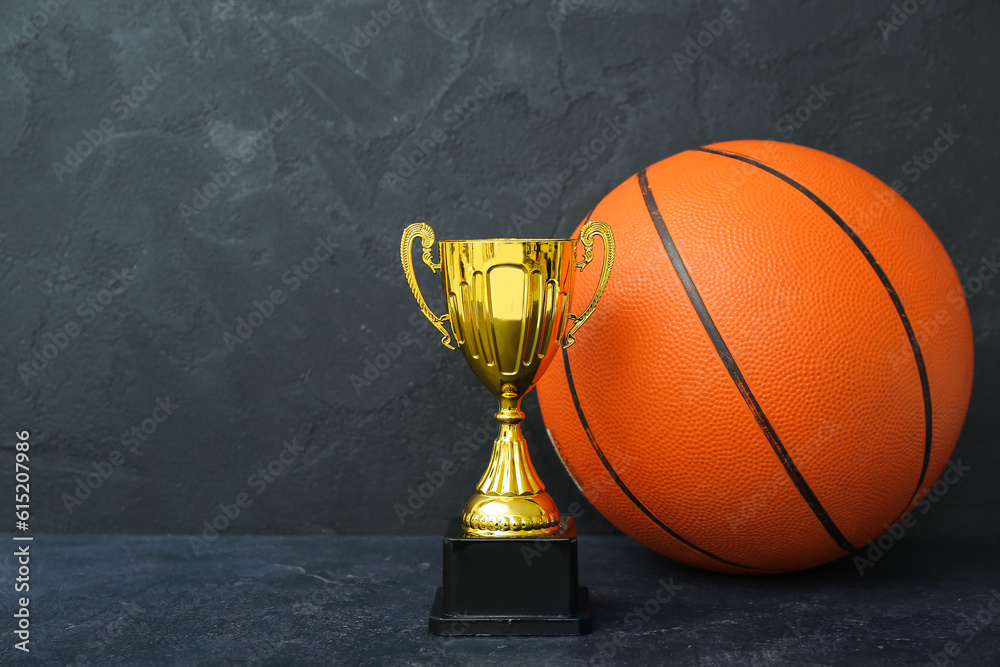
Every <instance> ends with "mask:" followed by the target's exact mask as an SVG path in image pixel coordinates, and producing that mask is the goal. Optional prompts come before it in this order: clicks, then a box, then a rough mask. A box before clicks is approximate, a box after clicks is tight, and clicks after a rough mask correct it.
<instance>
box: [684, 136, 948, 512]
mask: <svg viewBox="0 0 1000 667" xmlns="http://www.w3.org/2000/svg"><path fill="white" fill-rule="evenodd" d="M697 150H699V151H702V152H704V153H714V154H715V155H721V156H723V157H728V158H731V159H733V160H739V161H740V162H745V163H747V164H750V165H753V166H755V167H757V168H758V169H762V170H764V171H766V172H767V173H769V174H771V175H772V176H777V177H778V178H780V179H781V180H783V181H784V182H785V183H788V184H789V185H791V186H792V187H793V188H795V189H796V190H798V191H799V192H801V193H802V194H804V195H805V196H806V197H808V198H809V199H811V200H812V202H813V203H814V204H816V205H817V206H819V207H820V209H822V211H823V212H824V213H826V214H827V215H828V216H830V218H831V219H832V220H833V221H834V222H835V223H837V226H838V227H840V229H841V230H842V231H843V232H844V233H845V234H847V237H848V238H850V239H851V241H853V242H854V245H855V246H857V248H858V250H860V251H861V254H862V255H864V257H865V259H866V260H868V263H869V264H870V265H871V267H872V269H873V270H874V271H875V274H876V275H877V276H878V279H879V280H880V281H881V282H882V287H884V288H885V291H886V292H887V293H888V294H889V298H890V299H891V300H892V305H893V306H895V308H896V312H897V313H898V314H899V320H900V322H902V323H903V329H905V330H906V337H907V338H909V339H910V349H911V350H912V351H913V359H914V361H915V362H916V364H917V373H918V374H919V375H920V388H921V391H922V392H923V397H924V460H923V462H922V464H921V467H920V478H919V479H918V480H917V488H916V489H915V490H914V491H913V495H912V496H911V497H910V502H912V501H913V498H915V497H916V495H917V493H919V492H920V487H921V486H922V485H923V483H924V479H925V478H926V477H927V467H928V465H929V464H930V460H931V448H932V447H933V445H934V430H933V426H934V421H933V413H932V409H931V386H930V381H929V380H928V379H927V367H926V366H925V364H924V355H923V352H922V351H921V350H920V342H919V341H918V340H917V335H916V333H914V331H913V326H912V325H911V324H910V318H909V316H908V315H907V314H906V309H905V308H903V302H902V301H901V300H900V298H899V294H898V293H897V292H896V288H895V287H893V286H892V282H891V281H890V280H889V276H887V275H886V273H885V271H884V270H883V269H882V266H881V265H880V264H879V263H878V260H876V259H875V255H873V254H872V252H871V250H869V249H868V246H866V245H865V243H864V241H862V240H861V238H860V237H859V236H858V235H857V233H855V231H854V230H853V229H851V227H850V225H848V224H847V222H846V221H845V220H844V219H843V218H842V217H840V215H839V214H838V213H837V212H836V211H834V210H833V208H832V207H831V206H830V205H829V204H827V203H826V202H825V201H823V200H822V199H820V198H819V197H818V196H817V195H816V194H814V193H813V192H812V191H810V190H809V189H808V188H806V187H805V186H804V185H802V184H801V183H799V182H798V181H796V180H795V179H793V178H791V177H789V176H786V175H785V174H783V173H781V172H780V171H778V170H776V169H773V168H771V167H769V166H767V165H766V164H764V163H763V162H758V161H757V160H754V159H753V158H749V157H746V156H745V155H738V154H736V153H727V152H725V151H720V150H716V149H714V148H704V147H702V148H699V149H697ZM906 505H907V507H909V505H910V503H909V502H908V503H907V504H906ZM905 512H906V507H904V508H903V512H901V513H900V516H902V514H903V513H905Z"/></svg>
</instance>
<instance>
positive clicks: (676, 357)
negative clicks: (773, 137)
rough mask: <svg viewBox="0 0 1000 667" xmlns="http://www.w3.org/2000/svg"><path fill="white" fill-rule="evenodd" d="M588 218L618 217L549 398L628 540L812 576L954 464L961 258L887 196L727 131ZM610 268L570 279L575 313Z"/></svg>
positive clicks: (840, 165) (856, 176) (735, 566)
mask: <svg viewBox="0 0 1000 667" xmlns="http://www.w3.org/2000/svg"><path fill="white" fill-rule="evenodd" d="M588 219H596V220H603V221H605V222H607V223H608V224H610V225H611V227H612V230H613V231H614V235H615V242H616V257H615V263H614V269H613V271H612V273H611V279H610V281H609V283H608V287H607V290H606V291H605V293H604V296H603V298H602V300H601V302H600V304H599V305H598V307H597V310H596V311H595V312H594V314H593V316H592V317H591V318H590V320H588V322H587V324H586V325H584V326H583V327H582V328H581V329H580V332H579V334H578V335H577V342H576V344H575V345H573V346H572V347H571V348H569V349H568V350H564V351H563V352H562V354H561V355H560V357H558V358H557V359H555V360H554V361H553V363H552V365H551V367H550V368H549V370H548V372H547V373H545V375H543V376H542V379H541V380H540V381H539V383H538V397H539V402H540V404H541V409H542V415H543V417H544V420H545V424H546V427H547V429H548V431H549V434H550V437H551V438H552V441H553V443H554V444H555V446H556V448H557V450H558V452H559V454H560V456H561V457H562V460H563V462H564V463H565V465H566V468H567V469H568V470H569V472H570V474H571V475H572V477H573V479H574V480H575V481H576V483H577V484H578V485H579V487H580V488H581V490H582V492H583V493H584V495H585V496H586V497H587V498H588V499H589V500H590V502H591V503H593V505H594V506H595V507H596V508H597V509H598V510H599V511H600V512H601V513H602V514H603V515H604V516H605V517H607V518H608V519H609V520H610V521H611V522H612V523H614V524H615V525H616V526H617V527H618V528H620V529H621V530H622V531H624V532H625V533H627V534H628V535H630V536H632V537H633V538H635V539H636V540H638V541H640V542H642V543H643V544H645V545H646V546H648V547H650V548H652V549H655V550H656V551H659V552H660V553H662V554H664V555H666V556H669V557H671V558H674V559H676V560H679V561H682V562H684V563H688V564H690V565H694V566H697V567H702V568H707V569H711V570H717V571H723V572H731V573H757V574H761V573H770V572H786V571H793V570H800V569H804V568H808V567H812V566H815V565H820V564H822V563H826V562H828V561H831V560H834V559H836V558H839V557H841V556H843V555H845V554H847V553H850V552H851V551H852V550H856V549H858V548H863V547H865V545H866V543H867V542H868V541H869V540H871V539H874V538H876V537H878V536H879V535H880V534H881V533H882V532H884V531H885V529H886V527H887V526H888V525H891V524H892V523H893V522H894V521H895V520H897V519H898V518H899V517H900V516H901V515H902V514H903V513H904V512H906V511H907V510H908V509H911V508H912V507H913V506H914V505H915V504H916V502H917V501H919V499H920V498H921V496H922V494H924V493H925V492H926V491H927V490H928V489H929V488H930V486H931V485H932V484H933V482H934V481H935V480H936V479H937V477H938V475H940V474H941V472H942V470H943V469H944V467H945V465H946V464H947V462H948V458H949V456H950V455H951V453H952V450H953V449H954V446H955V442H956V440H957V439H958V435H959V432H960V430H961V427H962V423H963V421H964V419H965V413H966V410H967V408H968V404H969V395H970V392H971V388H972V361H973V351H972V327H971V323H970V320H969V314H968V310H967V307H966V303H965V296H964V294H963V290H962V286H961V283H960V281H959V278H958V275H957V273H956V272H955V269H954V267H953V266H952V264H951V261H950V259H949V258H948V254H947V253H946V251H945V249H944V248H943V247H942V245H941V243H940V242H939V241H938V239H937V237H935V235H934V233H933V232H932V231H931V229H930V228H929V227H928V226H927V224H926V223H925V222H924V221H923V219H922V218H921V217H920V215H919V214H918V213H917V212H916V211H915V210H914V209H913V208H912V207H911V206H910V205H909V204H907V203H906V202H905V201H904V200H903V199H902V198H901V197H900V196H899V195H897V194H896V193H895V192H894V191H893V190H892V189H891V188H889V187H888V186H887V185H885V184H884V183H882V182H881V181H880V180H878V179H877V178H875V177H874V176H872V175H871V174H869V173H867V172H865V171H864V170H862V169H860V168H858V167H856V166H854V165H852V164H850V163H848V162H845V161H844V160H841V159H839V158H836V157H834V156H832V155H829V154H826V153H822V152H820V151H816V150H813V149H809V148H804V147H801V146H795V145H791V144H784V143H780V142H770V141H733V142H726V143H720V144H713V145H711V146H706V147H704V148H702V149H697V150H690V151H686V152H684V153H680V154H678V155H675V156H673V157H670V158H668V159H666V160H663V161H661V162H658V163H656V164H654V165H652V166H651V167H649V168H648V169H645V170H644V171H642V172H640V173H639V174H636V175H635V176H633V177H632V178H630V179H628V180H627V181H625V182H624V183H622V184H621V185H620V186H618V187H617V188H615V189H614V190H613V191H612V192H611V193H610V194H608V195H607V196H606V197H605V198H604V199H603V200H602V201H601V202H600V203H599V204H598V205H597V207H596V208H595V209H594V211H593V212H592V213H591V214H590V215H589V216H588ZM578 233H579V228H578V229H577V231H576V234H578ZM597 243H598V244H599V243H600V241H598V242H597ZM595 256H596V257H600V256H601V254H600V251H599V249H597V248H595ZM599 274H600V271H599V270H597V267H590V268H588V269H587V270H585V271H583V272H582V273H579V274H577V276H576V280H577V283H576V286H575V288H574V293H573V298H572V306H571V310H572V312H575V313H579V312H581V311H582V310H583V309H584V308H585V307H586V305H587V303H588V302H589V301H590V299H591V296H592V294H593V292H594V289H595V287H596V283H597V278H598V276H599Z"/></svg>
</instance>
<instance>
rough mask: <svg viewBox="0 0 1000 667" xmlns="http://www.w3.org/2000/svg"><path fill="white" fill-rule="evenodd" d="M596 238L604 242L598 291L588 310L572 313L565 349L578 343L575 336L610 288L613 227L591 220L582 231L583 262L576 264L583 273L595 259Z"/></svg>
mask: <svg viewBox="0 0 1000 667" xmlns="http://www.w3.org/2000/svg"><path fill="white" fill-rule="evenodd" d="M594 236H600V237H601V238H602V239H603V240H604V266H603V267H601V278H600V280H598V282H597V289H596V290H595V291H594V298H593V299H592V300H591V302H590V305H589V306H587V310H585V311H583V313H581V314H580V315H573V314H572V313H570V316H569V317H570V319H571V320H573V322H574V324H573V326H572V328H570V330H569V331H567V332H566V339H565V340H564V341H563V349H566V348H567V347H569V346H570V345H572V344H573V343H575V342H576V338H574V337H573V334H575V333H576V331H577V329H579V328H580V327H582V326H583V323H584V322H586V321H587V318H588V317H590V316H591V315H592V314H593V313H594V309H595V308H597V302H598V301H600V300H601V295H603V294H604V288H605V287H607V286H608V278H609V277H610V276H611V266H612V265H613V264H614V263H615V235H614V234H612V233H611V225H609V224H608V223H606V222H601V221H600V220H590V221H589V222H587V223H586V224H585V225H584V226H583V229H581V230H580V241H582V242H583V260H582V261H580V262H577V263H576V268H578V269H580V270H581V271H582V270H583V269H584V267H586V266H587V265H588V264H590V261H591V260H592V259H594Z"/></svg>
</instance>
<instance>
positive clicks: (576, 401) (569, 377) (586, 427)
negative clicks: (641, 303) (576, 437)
mask: <svg viewBox="0 0 1000 667" xmlns="http://www.w3.org/2000/svg"><path fill="white" fill-rule="evenodd" d="M562 355H563V366H565V368H566V384H567V385H568V386H569V393H570V395H571V396H572V397H573V406H574V407H575V408H576V414H577V416H578V417H579V418H580V425H581V426H583V431H584V433H586V434H587V439H588V440H590V446H591V447H593V448H594V452H596V453H597V458H599V459H600V460H601V463H602V464H604V468H605V469H606V470H607V471H608V474H609V475H611V479H613V480H614V482H615V484H617V485H618V488H620V489H621V490H622V493H624V494H625V495H626V496H628V498H629V500H631V501H632V503H633V504H634V505H635V506H636V507H638V508H639V510H640V511H641V512H642V513H643V514H645V515H646V516H647V517H648V518H649V520H650V521H652V522H653V523H655V524H656V525H657V526H659V527H660V528H661V529H662V530H663V531H664V532H665V533H667V534H668V535H670V536H671V537H672V538H674V539H675V540H677V541H678V542H680V543H681V544H684V545H685V546H688V547H690V548H691V549H694V550H695V551H697V552H698V553H700V554H702V555H703V556H708V557H709V558H711V559H713V560H717V561H719V562H720V563H724V564H726V565H731V566H732V567H740V568H743V569H744V570H753V571H755V572H779V571H780V570H765V569H762V568H759V567H750V566H749V565H741V564H739V563H734V562H733V561H731V560H726V559H725V558H723V557H722V556H716V555H715V554H713V553H712V552H710V551H706V550H705V549H702V548H701V547H699V546H698V545H697V544H695V543H693V542H691V541H690V540H688V539H686V538H684V537H681V536H680V535H678V534H677V532H675V531H674V530H672V529H671V528H670V527H669V526H667V525H666V524H665V523H663V521H661V520H660V519H659V518H658V517H657V516H656V515H655V514H653V513H652V512H651V511H650V510H649V508H648V507H646V506H645V505H643V504H642V501H641V500H639V499H638V498H636V496H635V494H634V493H632V490H631V489H629V488H628V486H626V484H625V482H623V481H622V478H621V477H619V476H618V473H617V472H615V469H614V468H613V467H612V466H611V462H610V461H608V458H607V457H606V456H605V455H604V452H603V451H602V450H601V448H600V446H599V445H598V444H597V439H596V438H595V437H594V432H593V431H591V430H590V424H589V423H588V422H587V416H586V415H585V414H584V413H583V408H582V407H581V406H580V397H579V396H578V395H577V393H576V385H575V384H574V383H573V373H572V371H570V368H569V352H568V351H567V350H566V349H565V348H563V351H562Z"/></svg>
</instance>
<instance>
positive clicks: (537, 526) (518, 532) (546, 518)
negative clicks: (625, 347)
mask: <svg viewBox="0 0 1000 667" xmlns="http://www.w3.org/2000/svg"><path fill="white" fill-rule="evenodd" d="M503 389H504V390H503V393H502V394H501V396H500V409H499V410H498V411H497V413H496V418H497V421H498V422H500V433H499V435H498V436H497V439H496V440H494V441H493V454H492V455H491V456H490V463H489V465H488V466H487V468H486V472H485V473H483V476H482V478H481V479H480V480H479V483H478V484H477V485H476V493H474V494H473V495H472V497H471V498H469V502H467V503H466V505H465V511H464V512H463V513H462V528H463V530H464V531H465V532H466V533H467V534H470V535H478V536H481V537H535V536H538V535H549V534H551V533H554V532H556V531H557V530H559V518H560V517H559V510H558V509H557V508H556V505H555V502H554V501H553V500H552V497H551V496H549V494H548V493H546V492H545V484H543V483H542V480H541V479H539V478H538V473H537V472H535V466H534V465H532V463H531V457H530V456H529V454H528V443H527V442H525V440H524V436H522V435H521V425H520V424H521V421H522V420H523V419H524V413H523V412H521V409H520V405H521V397H520V396H518V394H517V392H516V391H514V387H513V386H512V385H505V386H504V388H503Z"/></svg>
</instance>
